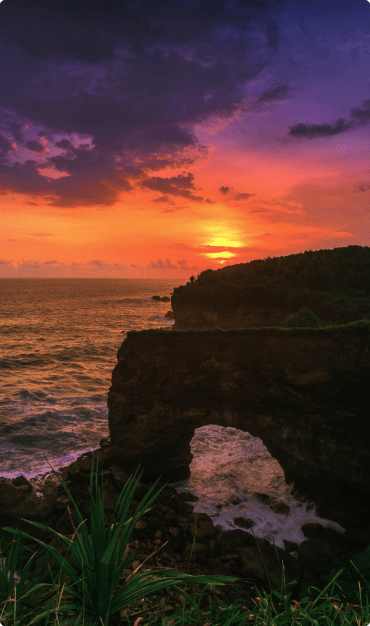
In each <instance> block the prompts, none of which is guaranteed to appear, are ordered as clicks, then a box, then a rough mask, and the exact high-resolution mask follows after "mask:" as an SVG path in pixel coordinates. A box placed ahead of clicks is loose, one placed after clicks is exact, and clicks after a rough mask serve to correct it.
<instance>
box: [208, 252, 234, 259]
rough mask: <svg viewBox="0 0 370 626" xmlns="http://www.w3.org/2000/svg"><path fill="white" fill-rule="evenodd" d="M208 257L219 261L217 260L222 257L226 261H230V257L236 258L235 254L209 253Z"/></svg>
mask: <svg viewBox="0 0 370 626" xmlns="http://www.w3.org/2000/svg"><path fill="white" fill-rule="evenodd" d="M207 256H208V257H209V258H210V259H217V258H220V257H222V258H223V259H224V258H225V259H226V258H227V259H229V258H230V257H233V256H235V252H207Z"/></svg>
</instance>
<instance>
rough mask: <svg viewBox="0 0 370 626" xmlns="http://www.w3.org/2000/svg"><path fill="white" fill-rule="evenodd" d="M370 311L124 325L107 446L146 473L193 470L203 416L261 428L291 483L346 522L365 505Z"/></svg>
mask: <svg viewBox="0 0 370 626" xmlns="http://www.w3.org/2000/svg"><path fill="white" fill-rule="evenodd" d="M369 380H370V322H367V321H363V322H358V323H356V324H352V325H348V326H341V327H333V328H331V329H317V330H316V329H277V328H258V329H241V330H228V331H223V330H211V331H186V332H181V331H180V332H168V331H164V330H148V331H141V332H135V331H132V332H129V333H128V335H127V338H126V340H125V341H124V343H123V344H122V346H121V348H120V349H119V351H118V363H117V365H116V367H115V368H114V371H113V375H112V386H111V388H110V391H109V394H108V408H109V416H108V419H109V430H110V444H111V445H110V447H109V448H108V449H107V450H106V452H105V453H106V455H107V457H109V458H110V459H112V460H113V459H115V460H116V461H117V463H118V464H119V465H121V466H123V467H125V468H126V469H128V470H130V471H131V470H132V469H134V468H136V467H137V465H138V463H139V462H140V461H141V463H142V467H143V468H144V470H145V472H144V475H143V479H144V478H145V479H154V478H157V477H158V476H159V475H161V474H162V473H164V474H163V475H164V478H165V479H168V478H170V477H172V479H173V480H181V479H184V478H186V477H188V476H189V474H190V470H189V464H190V462H191V459H192V455H191V452H190V441H191V439H192V437H193V435H194V430H195V429H196V428H199V427H201V426H205V425H207V424H219V425H221V426H233V427H235V428H238V429H240V430H243V431H247V432H249V433H250V434H251V435H253V436H255V437H260V438H261V440H262V441H263V443H264V444H265V445H266V447H267V449H268V450H269V452H270V454H271V455H272V457H273V458H275V459H276V460H277V461H278V462H279V463H280V465H281V467H282V469H283V471H284V474H285V479H286V481H287V483H288V484H290V485H291V490H292V493H294V494H295V495H298V496H299V495H300V496H302V497H305V498H308V499H310V500H312V501H313V502H315V504H316V512H317V514H318V515H320V516H322V517H326V518H328V519H331V520H334V521H336V522H338V523H339V524H341V525H342V526H344V527H351V526H352V527H357V528H366V527H367V526H368V519H369V517H368V514H369V512H370V505H369V502H370V473H369V449H370V414H369V405H370V385H369Z"/></svg>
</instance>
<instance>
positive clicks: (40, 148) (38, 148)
mask: <svg viewBox="0 0 370 626" xmlns="http://www.w3.org/2000/svg"><path fill="white" fill-rule="evenodd" d="M24 145H25V147H26V148H28V150H31V152H37V154H43V153H44V152H47V148H46V147H45V146H44V144H42V143H41V141H37V139H32V140H31V141H26V142H25V144H24Z"/></svg>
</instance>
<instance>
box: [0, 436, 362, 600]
mask: <svg viewBox="0 0 370 626" xmlns="http://www.w3.org/2000/svg"><path fill="white" fill-rule="evenodd" d="M100 445H101V447H100V448H99V449H98V450H95V451H94V452H88V453H85V454H83V455H82V456H80V457H79V458H78V459H77V460H76V461H74V462H73V463H71V464H70V465H68V466H67V467H64V468H59V471H58V473H59V475H60V477H61V478H62V480H63V481H64V482H65V483H66V485H67V487H68V489H69V490H70V492H71V494H72V496H73V498H74V500H75V502H76V505H77V507H78V508H79V510H80V511H81V514H82V515H83V518H84V519H85V518H86V520H87V522H86V523H87V526H88V528H89V531H90V526H89V524H90V494H89V490H90V487H89V486H90V472H91V465H92V459H93V457H94V458H95V459H98V461H99V481H98V482H99V485H101V477H103V481H104V483H105V482H106V481H107V484H106V486H105V489H104V508H105V524H106V526H107V524H108V522H109V520H110V517H111V515H112V513H113V509H114V506H115V504H116V502H117V499H118V496H119V494H120V492H121V490H122V488H123V486H124V484H125V482H126V481H127V479H128V478H129V475H128V474H127V473H126V472H125V470H123V469H122V468H120V467H119V466H118V465H112V464H111V461H110V460H109V457H107V456H106V455H105V449H106V446H107V443H106V440H105V439H103V440H102V441H101V444H100ZM160 485H161V483H160ZM149 486H150V484H149V483H147V484H144V483H143V482H140V483H139V485H138V487H137V490H136V492H135V496H134V501H133V503H132V506H131V508H130V511H129V513H132V512H133V511H134V510H135V509H136V507H137V505H138V503H139V502H140V501H141V500H142V498H143V497H144V495H145V493H146V491H147V489H148V488H149ZM196 500H197V498H196V497H195V496H193V495H192V494H190V493H186V492H185V493H181V494H180V493H178V492H176V490H175V489H174V488H173V487H171V486H166V487H165V488H164V489H163V491H162V492H161V494H160V496H159V497H158V498H157V500H155V501H154V503H153V505H152V508H151V510H150V511H149V512H148V513H146V514H145V515H144V516H143V517H142V518H141V519H140V521H139V522H138V523H137V524H136V526H135V530H134V533H133V535H132V538H131V541H130V550H129V552H132V551H133V550H136V558H135V560H134V561H133V563H132V566H131V568H132V569H135V567H137V565H138V564H139V563H142V562H143V561H144V560H145V559H146V558H147V557H149V556H150V555H152V556H150V558H149V559H148V561H147V563H146V569H159V568H169V569H176V570H179V571H182V572H188V573H192V574H194V573H196V574H224V575H229V576H237V577H238V578H239V579H240V580H239V582H238V583H237V584H236V585H232V586H228V585H226V586H224V587H222V588H218V589H217V588H216V590H215V591H214V592H213V593H216V594H217V597H218V602H219V604H221V605H222V598H223V599H224V604H225V606H226V605H228V604H231V603H232V602H233V601H236V600H238V599H239V600H242V601H243V603H244V605H245V606H246V607H248V608H249V609H252V608H253V606H254V605H253V602H252V599H253V598H255V597H256V595H257V594H256V591H255V588H254V585H256V586H257V587H258V589H259V590H260V591H263V590H264V591H266V593H270V592H271V590H274V589H278V588H279V587H280V586H281V583H282V573H281V570H280V564H279V562H278V560H277V558H276V553H275V546H274V545H271V544H270V543H269V541H267V540H266V539H255V538H254V537H253V535H252V534H251V533H250V532H247V528H248V518H245V519H244V524H243V520H240V525H241V526H242V525H243V526H244V528H245V529H244V530H242V528H240V529H235V530H228V531H224V530H220V529H219V528H218V527H215V526H214V525H213V522H212V520H211V518H210V517H209V516H208V515H206V514H204V513H198V514H195V513H194V511H193V507H194V502H195V501H196ZM68 506H69V509H68ZM21 518H26V519H29V520H33V521H38V522H41V523H43V524H45V525H47V526H49V527H50V528H52V529H54V530H56V531H57V532H59V533H61V534H63V535H67V536H71V535H72V534H73V532H74V528H73V526H72V523H71V520H73V523H74V525H75V526H76V527H77V518H76V515H75V512H74V508H73V505H72V503H71V502H70V500H69V499H68V497H67V494H66V492H65V491H64V489H63V487H62V486H61V485H60V483H59V481H58V479H57V478H56V476H55V475H51V476H50V475H43V476H42V477H36V478H33V479H30V480H27V479H26V478H25V477H24V476H18V477H17V478H15V479H6V478H0V526H1V527H2V528H3V527H4V526H10V527H16V526H17V524H18V528H20V529H22V530H24V531H25V532H27V533H29V534H30V535H32V536H34V537H37V538H39V539H42V540H43V541H45V542H47V543H52V545H54V546H55V547H58V549H59V548H61V549H62V548H63V544H62V543H61V542H59V545H58V540H56V539H55V537H54V535H53V534H52V533H50V532H48V531H42V530H39V529H37V528H36V527H33V526H31V525H30V524H27V523H26V522H24V521H21ZM251 526H252V524H251V525H250V527H251ZM302 531H303V533H304V535H305V536H306V537H307V539H306V540H305V541H303V542H302V543H301V544H300V545H299V546H298V545H297V544H296V543H293V542H290V541H285V550H283V549H281V548H279V547H276V551H277V553H278V555H279V559H280V560H282V561H283V562H284V566H285V580H286V583H288V582H290V581H292V580H295V579H297V584H296V585H295V586H294V587H289V588H288V589H291V588H292V589H293V591H292V595H291V599H296V600H297V601H299V598H300V596H299V590H300V589H301V588H302V585H304V584H307V582H309V584H312V585H315V586H317V585H318V580H319V577H320V575H321V574H325V573H329V572H330V570H331V569H332V567H333V563H334V562H333V559H335V557H345V558H348V559H350V558H351V557H352V555H353V554H354V553H355V552H356V551H358V550H363V549H364V548H365V547H366V546H367V545H369V544H370V526H369V527H368V528H367V529H366V530H360V529H355V528H352V529H350V528H347V530H346V531H345V532H344V533H343V534H342V533H339V532H337V531H335V530H333V529H331V528H325V527H323V526H321V525H320V524H312V523H308V524H304V525H303V526H302ZM194 539H195V541H194ZM25 543H26V542H25V540H24V539H22V544H25ZM193 544H194V547H193ZM192 547H193V554H192V556H191V551H192ZM259 549H260V550H261V553H262V557H263V561H264V564H265V567H266V571H267V574H268V577H266V573H265V570H264V565H263V562H262V561H261V556H260V552H259ZM294 551H298V559H297V558H295V557H294V556H292V555H291V554H290V553H291V552H294ZM44 556H45V555H44ZM190 556H191V559H190ZM71 562H72V561H71ZM190 563H191V566H190V569H189V564H190ZM129 573H131V570H130V571H129V570H127V571H125V574H126V576H127V575H128V574H129ZM268 578H269V579H270V581H271V588H270V585H269V581H268ZM67 580H68V579H67ZM120 582H122V583H123V582H124V578H123V579H121V581H120Z"/></svg>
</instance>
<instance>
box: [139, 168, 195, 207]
mask: <svg viewBox="0 0 370 626" xmlns="http://www.w3.org/2000/svg"><path fill="white" fill-rule="evenodd" d="M193 180H194V176H193V174H191V173H190V172H189V173H188V174H187V175H186V176H185V175H184V174H179V175H178V176H171V178H161V177H160V176H153V177H152V178H150V179H149V180H144V181H143V182H141V183H140V186H141V187H146V188H147V189H153V191H160V192H162V193H163V194H168V195H171V196H181V197H182V198H187V200H192V201H193V202H202V201H203V198H201V197H200V196H194V194H192V193H191V189H195V185H194V182H193Z"/></svg>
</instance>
